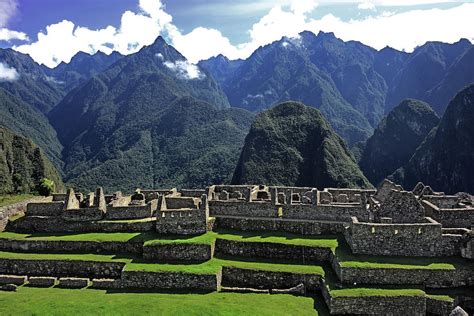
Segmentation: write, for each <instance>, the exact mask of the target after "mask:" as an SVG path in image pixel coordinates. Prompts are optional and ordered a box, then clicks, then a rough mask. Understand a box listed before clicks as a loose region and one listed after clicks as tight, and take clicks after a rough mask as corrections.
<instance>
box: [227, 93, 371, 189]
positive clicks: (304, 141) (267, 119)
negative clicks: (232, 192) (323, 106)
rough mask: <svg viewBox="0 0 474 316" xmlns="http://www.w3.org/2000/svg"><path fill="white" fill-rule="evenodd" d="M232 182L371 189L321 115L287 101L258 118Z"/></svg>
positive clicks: (306, 107)
mask: <svg viewBox="0 0 474 316" xmlns="http://www.w3.org/2000/svg"><path fill="white" fill-rule="evenodd" d="M232 183H233V184H268V185H286V186H310V187H317V188H320V189H322V188H325V187H349V188H354V187H371V184H370V183H369V181H368V180H367V179H366V178H365V177H364V175H363V174H362V171H360V169H359V167H358V166H357V164H356V163H355V161H354V159H353V158H352V156H351V154H350V151H349V150H348V149H347V147H346V144H345V142H344V141H343V140H342V139H341V138H340V137H339V136H338V135H337V134H336V133H335V132H334V130H333V129H332V127H331V126H330V124H329V123H328V122H327V121H326V119H325V118H324V117H323V115H322V114H321V112H320V111H318V110H316V109H314V108H311V107H308V106H305V105H304V104H302V103H298V102H286V103H282V104H280V105H277V106H276V107H274V108H272V109H270V110H267V111H264V112H262V113H260V114H259V115H258V116H257V118H256V119H255V121H254V122H253V124H252V126H251V128H250V132H249V134H248V135H247V137H246V138H245V144H244V147H243V149H242V152H241V155H240V159H239V163H238V165H237V167H236V170H235V173H234V176H233V179H232Z"/></svg>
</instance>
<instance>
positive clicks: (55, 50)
mask: <svg viewBox="0 0 474 316" xmlns="http://www.w3.org/2000/svg"><path fill="white" fill-rule="evenodd" d="M0 1H2V0H0ZM344 1H346V0H344ZM445 1H446V0H444V1H443V2H445ZM319 2H320V3H328V2H327V1H326V0H320V1H319ZM336 2H340V1H336ZM349 2H351V3H353V4H358V6H359V7H360V8H361V9H362V8H365V9H371V8H373V7H374V6H390V5H397V6H402V5H403V6H407V5H415V4H427V3H437V2H440V1H438V0H431V1H430V0H415V1H395V0H362V1H361V0H359V1H349ZM270 3H276V4H275V5H274V6H273V7H272V8H271V9H270V10H269V11H268V13H267V14H266V15H264V16H263V17H262V18H261V19H260V20H259V21H258V22H256V23H255V24H254V25H253V26H252V27H251V28H250V30H249V31H248V34H249V40H248V41H247V42H245V43H241V44H238V45H233V44H232V43H231V42H230V40H229V39H228V38H227V37H225V36H224V35H223V34H222V33H221V32H220V31H219V30H216V29H211V28H205V27H197V28H195V29H194V30H192V31H191V32H189V33H184V32H181V31H180V30H179V29H178V27H177V26H176V25H174V23H173V18H172V16H171V15H170V14H168V13H167V12H166V10H165V7H164V5H163V2H162V1H161V0H139V11H138V12H132V11H126V12H124V14H123V15H122V18H121V20H120V25H119V27H114V26H108V27H106V28H103V29H98V30H92V29H89V28H87V27H82V26H76V25H75V24H74V23H73V22H70V21H67V20H65V21H61V22H59V23H56V24H52V25H49V26H47V27H46V31H45V32H41V33H39V34H38V40H37V41H36V42H34V43H28V44H26V45H21V46H18V47H14V49H17V50H18V51H20V52H23V53H27V54H30V55H31V56H32V57H33V59H35V60H36V61H37V62H39V63H43V64H45V65H47V66H49V67H54V66H56V65H57V64H58V63H60V62H61V61H65V62H69V61H70V59H71V58H72V57H73V56H74V55H75V54H76V53H77V52H78V51H84V52H86V53H89V54H93V53H95V52H97V51H99V50H100V51H103V52H105V53H110V52H112V51H113V50H116V51H118V52H120V53H121V54H124V55H127V54H131V53H135V52H137V51H138V50H139V49H141V48H142V47H143V46H145V45H150V44H152V43H153V42H154V40H155V39H156V37H158V36H159V35H162V36H164V37H165V38H166V39H167V40H168V41H169V42H170V44H172V45H173V46H174V47H175V48H176V49H178V50H179V51H180V52H181V53H182V54H183V55H184V56H185V57H186V58H187V59H188V60H189V62H191V63H196V62H198V61H199V60H202V59H207V58H210V57H212V56H216V55H218V54H223V55H225V56H227V57H228V58H230V59H237V58H247V57H249V56H250V55H251V54H252V53H253V52H254V51H255V50H256V49H257V48H258V47H260V46H263V45H267V44H270V43H272V42H274V41H276V40H279V39H281V38H282V37H284V36H286V37H288V38H290V39H291V38H297V37H298V34H299V33H300V32H302V31H305V30H309V31H312V32H314V33H318V32H319V31H321V30H322V31H326V32H328V31H330V32H334V33H335V34H336V36H338V37H340V38H341V39H343V40H358V41H361V42H363V43H364V44H367V45H370V46H372V47H375V48H377V49H380V48H383V47H385V46H392V47H394V48H396V49H399V50H406V51H412V50H413V49H414V48H415V47H416V46H419V45H422V44H424V43H425V42H426V41H432V40H437V41H444V42H455V41H457V40H459V39H460V38H468V39H470V40H473V39H474V28H473V27H472V16H474V3H465V4H460V5H457V6H454V7H451V8H447V9H423V10H421V9H418V10H410V11H405V12H401V13H393V12H386V11H381V13H379V14H377V15H374V14H373V15H372V16H370V17H366V18H364V19H362V20H349V21H343V20H341V19H339V18H337V17H335V16H334V15H332V14H327V15H325V16H323V17H322V18H319V19H314V18H311V17H310V15H309V13H310V12H312V11H313V10H315V9H317V6H318V3H317V2H316V1H315V0H280V1H267V0H262V1H258V0H256V4H264V5H265V6H268V5H269V4H270ZM332 3H333V2H332ZM346 3H347V1H346ZM391 11H392V10H391ZM145 30H146V31H145ZM289 43H291V44H294V45H296V44H297V42H295V43H293V42H291V41H289ZM158 58H159V57H158ZM175 66H176V67H175V69H186V71H185V72H184V73H186V74H191V75H190V76H193V73H194V74H196V72H193V71H195V70H196V69H191V70H190V71H188V69H189V67H184V66H183V65H181V66H178V65H175ZM197 70H199V69H197ZM181 73H183V72H181Z"/></svg>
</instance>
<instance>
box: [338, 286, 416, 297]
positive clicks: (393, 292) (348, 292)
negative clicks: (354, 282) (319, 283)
mask: <svg viewBox="0 0 474 316" xmlns="http://www.w3.org/2000/svg"><path fill="white" fill-rule="evenodd" d="M330 293H331V296H332V297H345V296H351V297H354V296H356V297H357V296H425V292H424V291H422V290H418V289H376V288H348V289H340V290H332V291H331V292H330Z"/></svg>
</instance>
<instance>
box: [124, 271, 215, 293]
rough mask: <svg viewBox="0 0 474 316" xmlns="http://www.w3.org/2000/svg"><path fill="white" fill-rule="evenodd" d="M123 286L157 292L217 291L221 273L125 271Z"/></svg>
mask: <svg viewBox="0 0 474 316" xmlns="http://www.w3.org/2000/svg"><path fill="white" fill-rule="evenodd" d="M121 283H122V286H123V287H125V288H136V289H155V290H200V291H217V289H218V288H219V287H220V283H221V272H218V273H216V274H191V273H182V272H166V271H162V272H144V271H126V270H125V271H123V273H122V281H121Z"/></svg>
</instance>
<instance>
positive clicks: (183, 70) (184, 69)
mask: <svg viewBox="0 0 474 316" xmlns="http://www.w3.org/2000/svg"><path fill="white" fill-rule="evenodd" d="M163 65H165V66H166V67H167V68H169V69H170V70H171V71H173V72H174V73H176V76H177V77H178V78H180V79H184V80H193V79H199V80H201V79H204V78H205V77H206V75H204V74H203V73H202V72H201V71H200V70H199V67H198V66H196V65H194V64H191V63H190V62H188V61H186V60H178V61H176V62H174V63H173V62H170V61H165V62H164V63H163Z"/></svg>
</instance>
